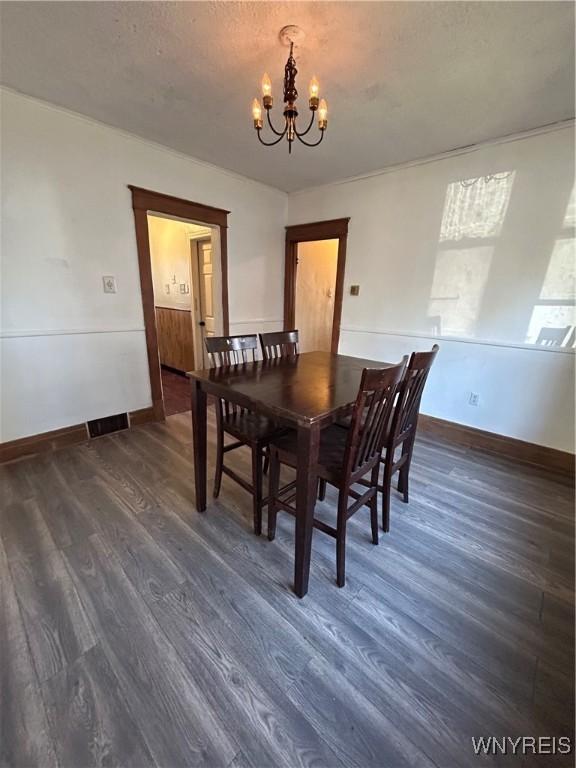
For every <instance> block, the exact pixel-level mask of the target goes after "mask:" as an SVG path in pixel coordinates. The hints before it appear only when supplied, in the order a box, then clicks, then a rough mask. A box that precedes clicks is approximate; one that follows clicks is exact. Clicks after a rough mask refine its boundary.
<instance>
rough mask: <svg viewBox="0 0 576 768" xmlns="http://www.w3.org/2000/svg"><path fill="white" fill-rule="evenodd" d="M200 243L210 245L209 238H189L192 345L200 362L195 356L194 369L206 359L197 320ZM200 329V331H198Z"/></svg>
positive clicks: (203, 337) (210, 239)
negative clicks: (191, 287) (192, 324)
mask: <svg viewBox="0 0 576 768" xmlns="http://www.w3.org/2000/svg"><path fill="white" fill-rule="evenodd" d="M200 243H212V238H211V237H206V236H205V235H203V236H202V237H197V238H196V237H195V238H190V274H191V277H192V286H193V306H192V318H193V323H194V344H195V350H198V352H199V354H200V357H201V360H200V362H201V363H202V365H200V366H199V365H198V362H199V361H198V359H197V356H195V357H194V360H195V365H196V368H198V367H200V368H202V367H203V364H204V362H205V359H206V358H207V355H206V347H205V345H204V339H205V338H206V337H205V336H204V334H203V333H202V329H201V328H200V324H199V318H200V316H201V314H202V313H201V303H202V299H201V296H200V290H201V288H200V253H199V248H198V246H199V245H200ZM199 329H200V330H199ZM225 335H227V334H225Z"/></svg>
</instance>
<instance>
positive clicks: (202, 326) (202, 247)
mask: <svg viewBox="0 0 576 768" xmlns="http://www.w3.org/2000/svg"><path fill="white" fill-rule="evenodd" d="M190 245H191V253H190V256H191V265H192V276H193V281H194V302H193V304H194V323H195V325H196V327H197V328H198V337H199V338H198V341H199V345H198V347H199V348H198V351H197V356H196V367H197V368H209V367H210V364H209V360H208V353H207V352H206V344H205V340H206V338H207V337H210V336H216V335H217V326H218V318H217V316H216V313H217V310H216V302H215V301H214V273H215V270H214V260H213V259H214V254H213V250H212V241H211V239H210V238H208V239H206V238H201V239H198V240H192V241H191V243H190Z"/></svg>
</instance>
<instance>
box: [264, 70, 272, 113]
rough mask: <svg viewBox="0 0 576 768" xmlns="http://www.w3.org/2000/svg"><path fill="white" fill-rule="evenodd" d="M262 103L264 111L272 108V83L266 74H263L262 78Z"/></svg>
mask: <svg viewBox="0 0 576 768" xmlns="http://www.w3.org/2000/svg"><path fill="white" fill-rule="evenodd" d="M262 101H263V102H264V109H270V108H271V107H272V83H271V81H270V78H269V77H268V74H267V73H264V77H263V78H262Z"/></svg>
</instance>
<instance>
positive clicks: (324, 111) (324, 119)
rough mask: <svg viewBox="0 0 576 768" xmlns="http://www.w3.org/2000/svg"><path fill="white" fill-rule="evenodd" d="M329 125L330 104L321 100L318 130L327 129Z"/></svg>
mask: <svg viewBox="0 0 576 768" xmlns="http://www.w3.org/2000/svg"><path fill="white" fill-rule="evenodd" d="M327 125H328V104H326V99H320V104H319V106H318V128H326V126H327Z"/></svg>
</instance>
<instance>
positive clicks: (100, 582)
mask: <svg viewBox="0 0 576 768" xmlns="http://www.w3.org/2000/svg"><path fill="white" fill-rule="evenodd" d="M65 557H66V560H67V563H68V565H69V567H70V570H71V573H72V574H73V576H74V579H75V582H76V584H77V587H78V589H79V591H80V593H81V595H82V600H83V602H84V604H85V606H86V608H87V610H88V613H89V615H90V618H91V620H92V623H93V624H94V626H95V627H96V629H97V631H98V635H99V638H100V642H101V645H102V648H103V650H104V652H105V654H106V657H107V658H108V660H109V662H110V665H111V667H112V669H113V670H114V673H115V674H116V676H117V677H118V679H119V681H120V684H121V686H122V689H123V692H124V695H125V697H126V700H127V702H128V705H129V707H130V709H131V711H132V713H133V715H134V718H135V719H136V722H137V723H138V725H139V727H140V729H141V731H142V732H143V733H144V734H145V738H146V743H147V746H148V749H149V750H150V753H151V754H152V756H153V758H154V760H155V761H156V762H157V763H159V764H160V765H161V766H196V765H198V766H204V765H210V766H221V765H226V764H228V763H229V762H230V761H231V760H232V759H233V757H234V756H235V755H236V754H237V753H238V752H239V745H237V744H236V743H234V742H233V741H232V739H231V738H230V737H229V735H228V729H227V728H226V727H225V724H223V723H220V722H219V721H218V720H217V718H216V715H215V713H214V712H213V711H212V710H211V708H210V706H209V703H208V701H207V699H206V694H205V691H204V690H203V689H202V688H201V687H199V686H198V684H197V683H196V681H195V680H194V677H193V675H192V674H191V672H190V670H189V669H188V668H186V667H185V665H184V664H183V662H182V660H181V658H180V656H179V655H178V654H177V653H176V651H175V650H174V648H173V646H172V645H171V644H170V643H169V642H168V641H167V638H166V636H165V634H164V632H163V631H162V629H161V627H160V625H159V624H158V623H157V621H156V620H155V618H154V616H153V615H152V613H151V612H150V611H149V609H148V607H147V605H146V603H145V602H144V600H143V599H142V597H141V596H140V595H139V594H138V592H137V591H136V589H135V588H134V587H133V586H132V585H131V583H130V581H129V580H128V578H127V576H126V575H125V574H124V572H123V570H122V567H121V565H120V563H119V562H118V560H117V558H116V556H115V554H114V552H113V550H112V549H111V548H109V547H108V546H106V545H105V544H104V542H103V541H102V540H101V538H100V537H99V535H95V536H93V537H92V538H91V539H90V541H89V542H87V543H82V544H79V545H75V546H74V547H70V548H69V549H67V550H66V553H65Z"/></svg>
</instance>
